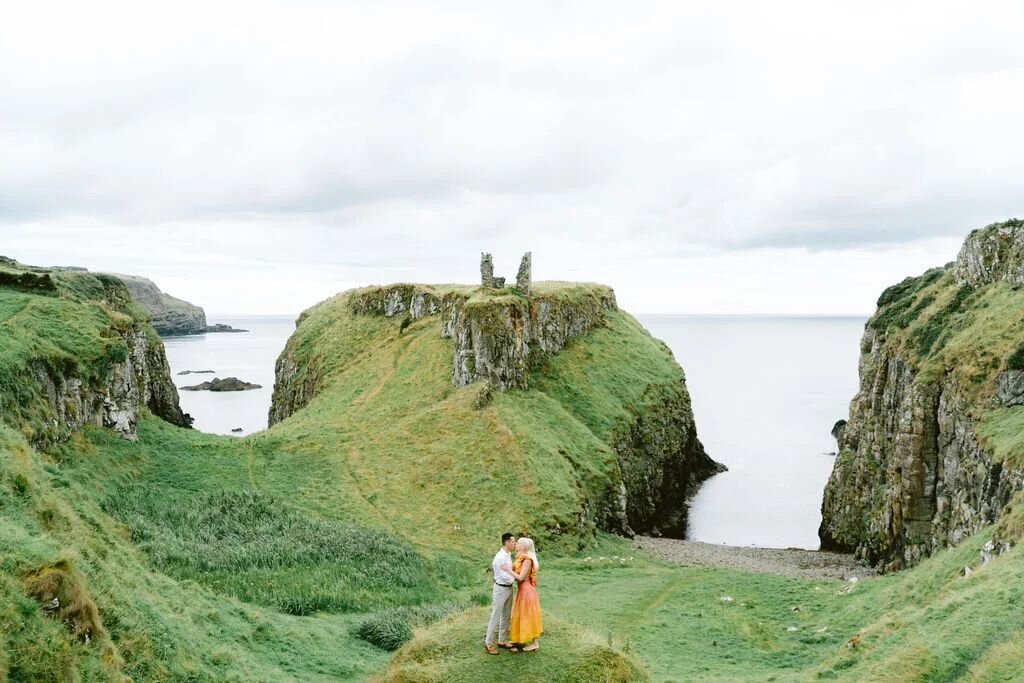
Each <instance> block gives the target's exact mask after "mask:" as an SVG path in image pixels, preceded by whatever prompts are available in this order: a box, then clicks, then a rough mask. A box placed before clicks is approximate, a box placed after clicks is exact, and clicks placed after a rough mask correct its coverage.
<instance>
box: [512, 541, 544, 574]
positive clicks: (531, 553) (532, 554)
mask: <svg viewBox="0 0 1024 683" xmlns="http://www.w3.org/2000/svg"><path fill="white" fill-rule="evenodd" d="M520 544H521V545H522V546H523V548H524V552H523V554H524V555H526V556H527V557H528V558H530V560H532V561H533V568H534V569H536V568H538V567H540V562H538V561H537V551H536V550H534V547H533V539H532V538H527V537H526V536H522V537H521V538H520V539H519V540H518V541H516V546H517V547H518V546H519V545H520Z"/></svg>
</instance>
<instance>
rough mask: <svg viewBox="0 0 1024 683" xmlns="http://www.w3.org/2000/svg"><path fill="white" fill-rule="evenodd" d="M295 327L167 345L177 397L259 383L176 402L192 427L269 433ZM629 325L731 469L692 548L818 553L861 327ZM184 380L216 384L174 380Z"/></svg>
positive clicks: (738, 319)
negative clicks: (685, 397)
mask: <svg viewBox="0 0 1024 683" xmlns="http://www.w3.org/2000/svg"><path fill="white" fill-rule="evenodd" d="M295 317H296V316H244V317H243V316H211V322H221V323H227V324H229V325H232V326H234V327H240V328H244V329H247V330H250V332H248V333H240V334H205V335H196V336H189V337H170V338H165V339H164V345H165V346H166V347H167V359H168V361H169V363H170V366H171V371H172V374H173V375H174V381H175V384H176V385H177V386H179V387H181V386H185V385H189V384H198V383H200V382H203V381H206V380H209V379H212V378H213V377H232V376H233V377H238V378H239V379H242V380H245V381H248V382H255V383H257V384H262V385H263V388H262V389H257V390H253V391H242V392H226V393H211V392H205V391H203V392H191V391H182V392H179V393H180V396H181V406H182V409H183V410H185V412H187V413H190V414H191V415H192V416H193V418H195V427H196V428H197V429H201V430H203V431H205V432H213V433H217V434H228V435H231V434H236V435H244V434H250V433H252V432H255V431H259V430H261V429H265V428H266V426H267V411H268V410H269V409H270V398H271V394H272V391H273V386H274V363H275V361H276V360H277V356H278V355H279V354H280V352H281V350H282V349H283V348H284V345H285V342H287V341H288V337H289V336H290V335H291V333H292V332H293V331H294V329H295V322H294V321H295ZM638 317H639V320H640V322H642V323H643V324H644V326H645V327H647V329H648V330H650V331H651V333H652V334H653V335H654V336H656V337H658V338H659V339H662V340H663V341H665V343H667V344H668V345H669V347H670V348H671V349H672V352H673V353H674V354H675V356H676V359H677V360H678V361H679V363H680V365H682V367H683V368H684V370H685V371H686V381H687V386H688V387H689V389H690V395H691V398H692V401H693V412H694V417H695V419H696V422H697V433H698V435H699V436H700V439H701V441H703V442H704V447H705V448H706V449H707V452H708V453H709V454H710V455H711V457H713V458H714V459H715V460H718V461H719V462H723V463H725V464H726V465H727V466H728V467H729V471H728V472H725V473H723V474H719V475H717V476H715V477H714V478H712V479H710V480H708V481H707V482H706V483H705V484H704V485H703V486H702V487H701V489H700V491H699V492H698V493H697V495H696V496H695V497H694V499H693V501H692V504H691V508H690V526H689V531H688V536H689V538H691V539H694V540H698V541H706V542H709V543H728V544H730V545H757V546H761V547H776V548H785V547H797V548H810V549H815V548H817V547H818V535H817V531H818V524H819V523H820V521H821V511H820V506H821V495H822V491H823V490H824V487H825V482H826V481H827V480H828V476H829V473H830V472H831V471H832V463H833V460H834V456H832V455H830V454H831V453H832V452H833V451H835V449H836V444H835V440H834V439H833V438H832V436H831V434H830V433H829V431H830V430H831V428H832V425H833V423H834V422H835V421H836V420H838V419H840V418H845V417H846V415H847V412H848V408H849V402H850V399H851V398H853V395H854V393H856V391H857V358H858V342H859V339H860V335H861V332H862V331H863V327H864V320H863V319H860V318H778V317H751V316H680V315H647V316H638ZM182 370H214V371H215V374H212V375H184V376H182V375H179V374H177V373H179V372H181V371H182ZM235 428H241V430H242V431H241V432H237V433H235V432H232V431H231V430H232V429H235Z"/></svg>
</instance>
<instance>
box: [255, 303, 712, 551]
mask: <svg viewBox="0 0 1024 683" xmlns="http://www.w3.org/2000/svg"><path fill="white" fill-rule="evenodd" d="M536 290H537V291H538V292H539V293H538V294H537V295H536V296H538V297H547V298H545V299H543V300H544V301H548V300H552V299H553V298H554V297H561V302H562V305H566V306H571V305H572V302H573V299H572V297H574V296H578V297H579V298H580V299H581V300H589V299H590V298H591V294H592V292H591V289H589V288H587V287H578V288H577V287H575V286H571V285H559V286H546V285H544V284H541V285H539V286H538V287H537V288H536ZM425 291H427V292H428V293H430V294H432V295H434V296H436V297H438V298H442V297H444V295H445V294H448V293H451V292H455V293H457V294H461V293H462V292H461V291H460V290H458V289H456V288H452V287H449V288H441V287H437V288H429V289H426V290H425ZM606 291H610V290H606ZM370 293H373V292H370ZM366 295H367V292H365V291H358V290H357V291H355V292H348V293H344V294H341V295H339V296H337V297H334V298H332V299H330V300H328V301H325V302H323V303H321V304H320V305H318V306H316V307H315V308H313V309H311V310H310V311H307V312H306V313H304V314H303V316H302V317H301V318H300V321H299V325H298V327H297V329H296V331H295V334H294V335H293V337H292V339H291V340H290V341H289V343H288V346H287V348H286V349H285V351H284V353H283V354H282V361H279V365H278V376H279V379H278V384H277V386H276V387H275V402H287V403H289V404H290V405H302V406H303V407H302V408H301V409H299V410H298V411H297V412H295V413H294V414H293V415H291V417H288V418H287V419H285V420H284V421H283V422H280V423H279V424H277V425H276V426H274V427H273V428H272V429H270V430H269V431H267V432H266V433H264V434H262V435H258V436H256V437H254V438H253V442H254V444H255V445H256V446H257V447H258V448H276V449H279V450H280V451H282V452H285V453H287V454H288V456H289V461H290V462H301V463H302V467H301V472H302V473H301V474H298V475H293V476H296V477H297V478H301V481H299V482H297V483H298V484H299V485H298V487H292V489H291V490H292V491H296V490H297V491H298V492H299V495H300V496H302V497H303V498H304V499H305V500H306V504H307V505H309V506H310V507H313V508H316V509H318V510H322V511H325V512H327V511H330V510H333V511H343V512H344V514H346V515H351V516H353V517H355V518H358V519H360V520H362V521H364V522H365V523H371V524H379V525H384V526H386V527H387V528H389V529H391V530H392V531H394V532H395V533H397V534H399V535H403V536H406V537H408V538H410V539H411V540H413V541H414V542H418V543H422V542H423V541H424V539H430V542H431V543H436V544H439V545H442V546H445V547H448V548H451V549H453V550H454V551H456V552H457V553H460V554H476V553H480V552H483V551H484V549H485V548H488V547H489V544H491V543H492V542H493V538H495V537H497V536H498V535H500V533H501V532H502V530H505V529H514V530H516V531H521V532H525V533H529V534H531V535H533V536H535V537H536V538H537V539H539V540H540V541H542V542H545V543H546V544H547V545H548V547H550V548H554V547H558V548H562V549H574V548H577V547H578V546H579V544H580V543H582V542H585V541H586V540H587V539H589V538H591V537H592V535H593V531H594V529H595V527H596V526H598V525H601V524H602V522H603V520H605V519H607V518H608V517H610V516H611V515H612V513H610V512H608V511H606V509H605V508H606V507H611V506H614V505H615V504H616V503H615V502H616V499H617V498H618V497H619V495H620V494H619V492H620V491H621V490H622V486H623V485H625V486H626V489H625V491H627V492H629V493H633V492H639V495H637V496H636V501H637V502H636V505H635V506H634V507H633V508H632V510H631V512H635V514H630V521H634V520H635V521H636V523H638V525H642V524H644V523H647V526H646V527H644V526H640V528H650V523H651V519H655V520H657V519H658V517H657V511H649V513H648V517H649V518H650V519H648V518H644V516H643V514H644V512H645V511H646V510H647V508H646V507H645V501H647V500H648V499H649V500H650V501H657V500H659V498H658V496H660V495H665V496H666V497H669V496H671V498H670V499H667V500H666V501H665V503H664V505H665V506H666V507H668V506H674V507H676V508H680V507H684V505H685V495H686V493H687V491H686V489H687V486H686V482H689V481H692V480H699V479H700V478H702V477H703V476H707V474H709V473H710V472H709V471H708V469H710V471H711V472H713V471H714V469H713V467H714V463H712V462H711V461H710V460H709V459H707V458H706V456H704V454H703V450H702V449H700V448H699V442H697V441H696V436H695V430H694V427H693V423H692V413H691V412H690V407H689V396H688V394H687V392H686V388H685V385H684V384H683V377H682V371H681V370H680V368H679V365H678V364H677V363H676V361H675V359H674V358H673V357H672V355H671V353H670V352H669V351H668V349H667V347H665V345H664V344H663V343H661V342H659V341H657V340H656V339H654V338H652V337H651V336H650V334H649V333H647V332H646V331H645V330H644V329H643V328H642V327H641V326H640V325H639V323H637V322H636V321H635V320H634V319H633V318H632V317H630V316H629V315H628V314H626V313H624V312H622V311H619V310H617V309H616V310H609V311H607V312H605V313H603V317H602V319H601V321H600V323H599V324H598V323H593V324H592V326H591V328H590V329H589V330H588V331H587V332H586V333H585V334H583V335H582V336H580V337H578V338H576V339H574V340H572V341H571V342H569V343H568V344H567V345H566V346H565V347H564V348H562V349H561V350H560V351H558V352H555V353H540V352H538V353H536V354H535V355H536V357H537V359H538V360H536V361H531V362H533V363H534V365H533V369H532V371H531V374H530V378H529V388H528V389H523V390H509V391H497V390H494V391H490V390H489V387H486V386H485V385H486V382H484V383H483V385H482V384H481V383H474V384H471V385H469V386H455V384H454V383H453V379H452V376H453V369H452V363H453V361H452V359H453V348H454V345H453V342H452V341H451V340H450V339H448V338H445V337H443V336H442V334H441V332H442V328H443V327H444V320H443V319H441V320H439V317H438V316H436V315H423V316H422V317H420V318H419V319H415V320H413V319H411V318H408V317H406V318H403V316H402V315H392V316H387V315H375V314H367V313H363V312H362V310H361V309H362V308H363V306H362V305H359V304H360V302H361V301H363V299H364V298H365V297H366ZM445 300H446V301H447V299H445ZM488 302H490V304H489V305H490V306H493V307H494V310H495V311H497V313H495V315H494V317H495V318H497V317H499V316H500V315H503V314H504V315H509V314H508V310H509V309H516V307H519V306H522V307H523V308H524V310H525V309H528V308H529V305H530V303H531V302H525V303H524V301H523V300H522V299H520V298H519V297H517V296H516V295H514V294H507V293H502V292H499V293H496V294H494V295H483V294H481V293H479V292H475V293H471V295H468V301H467V302H466V303H465V304H464V308H468V307H477V308H483V307H485V306H486V305H488ZM509 302H511V303H509ZM532 303H533V304H534V306H537V303H536V301H533V302H532ZM503 311H504V313H502V312H503ZM466 315H473V314H466ZM512 319H513V320H515V318H514V314H513V317H512ZM524 324H528V323H524ZM496 325H498V326H499V327H501V328H502V329H504V325H503V323H496ZM495 334H497V333H495ZM286 367H290V368H295V370H294V372H287V371H284V370H283V369H282V368H286ZM282 377H285V379H284V380H282ZM482 391H487V392H488V394H489V399H488V401H486V402H484V403H483V404H482V403H481V400H480V396H481V392H482ZM287 396H291V397H292V398H287ZM296 396H299V397H301V399H298V400H296V399H295V398H294V397H296ZM680 463H681V464H680ZM691 463H693V465H692V467H693V470H694V471H693V472H689V471H686V467H687V466H690V464H691ZM274 466H275V464H274V463H273V462H262V463H259V464H258V465H257V466H256V467H257V468H261V467H267V468H271V467H274ZM702 466H703V467H707V468H708V469H703V470H702V469H700V468H701V467H702ZM255 477H256V479H257V481H260V480H261V478H262V477H263V474H262V473H261V471H260V470H259V469H257V470H256V471H255ZM644 486H648V487H649V488H650V489H651V490H650V491H648V492H645V489H644ZM628 507H629V506H628V505H627V508H628Z"/></svg>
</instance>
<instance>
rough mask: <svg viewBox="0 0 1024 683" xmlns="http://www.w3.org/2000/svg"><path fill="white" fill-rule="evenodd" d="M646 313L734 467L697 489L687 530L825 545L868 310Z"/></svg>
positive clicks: (740, 539)
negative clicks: (832, 479) (838, 436)
mask: <svg viewBox="0 0 1024 683" xmlns="http://www.w3.org/2000/svg"><path fill="white" fill-rule="evenodd" d="M638 318H639V320H640V321H641V322H642V323H643V324H644V326H645V327H647V329H648V330H650V331H651V334H653V335H654V336H656V337H658V338H660V339H662V340H664V341H665V343H666V344H668V345H669V347H670V348H671V349H672V352H673V353H674V354H675V356H676V359H677V360H678V361H679V364H680V365H682V366H683V368H684V370H685V371H686V384H687V386H688V387H689V389H690V396H691V398H692V401H693V413H694V419H695V420H696V421H697V434H698V436H700V439H701V441H703V442H704V448H705V449H706V450H707V452H708V454H709V455H711V457H713V458H714V459H715V460H717V461H719V462H722V463H725V465H726V466H728V468H729V471H728V472H725V473H723V474H719V475H717V476H715V477H714V478H712V479H710V480H709V481H708V482H706V483H705V484H704V486H703V487H701V490H700V492H699V493H698V494H697V495H696V497H695V498H694V499H693V501H692V504H691V506H690V527H689V532H688V537H689V538H690V539H692V540H696V541H706V542H708V543H728V544H730V545H758V546H762V547H773V548H787V547H795V548H809V549H817V547H818V525H819V524H820V522H821V495H822V491H823V490H824V488H825V483H826V482H827V481H828V476H829V474H830V473H831V471H832V463H833V460H834V457H833V456H832V455H831V453H832V452H834V451H835V450H836V443H835V439H833V438H832V435H831V434H830V431H831V429H832V425H833V424H834V423H835V421H836V420H838V419H840V418H846V416H847V413H848V412H849V403H850V399H852V398H853V395H854V394H855V393H856V391H857V359H858V357H859V350H858V345H859V340H860V335H861V333H862V332H863V330H864V319H863V318H776V317H763V318H762V317H751V316H735V317H733V316H638Z"/></svg>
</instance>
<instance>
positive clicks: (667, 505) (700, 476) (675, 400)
mask: <svg viewBox="0 0 1024 683" xmlns="http://www.w3.org/2000/svg"><path fill="white" fill-rule="evenodd" d="M644 406H645V408H644V411H643V412H642V413H638V414H637V415H636V419H635V420H634V421H633V422H632V423H631V424H629V425H627V426H625V427H624V428H623V429H622V430H621V431H619V432H618V433H617V435H616V436H615V437H614V438H613V439H612V448H613V449H614V450H615V452H616V454H617V455H618V458H619V469H620V471H621V473H622V482H621V484H620V486H619V487H613V489H612V490H611V491H609V493H608V496H607V497H606V499H605V505H604V508H605V514H604V519H603V524H602V528H604V529H606V530H609V531H615V532H617V533H623V534H625V535H629V536H632V534H633V529H638V530H641V531H651V530H657V531H659V532H661V533H663V534H665V535H667V536H673V537H675V538H683V537H684V536H685V535H686V524H687V513H688V511H689V504H688V501H689V499H690V497H691V496H692V495H693V494H694V493H696V492H697V488H698V487H699V486H700V484H701V482H703V481H704V480H705V479H707V478H708V477H710V476H712V475H714V474H717V473H719V472H724V471H725V470H726V467H725V465H722V464H720V463H717V462H715V461H714V460H712V459H711V458H710V457H709V456H708V455H707V453H705V452H704V445H703V444H701V442H700V440H699V439H698V438H697V427H696V425H695V424H694V421H693V410H692V409H691V407H690V397H689V393H688V392H687V390H686V386H685V385H684V384H683V382H682V381H680V382H679V384H678V385H674V386H651V387H648V389H647V392H646V395H645V397H644ZM623 519H624V520H625V522H626V524H623V523H622V520H623Z"/></svg>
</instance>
